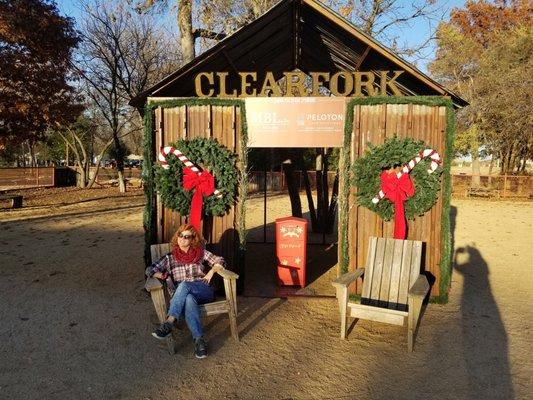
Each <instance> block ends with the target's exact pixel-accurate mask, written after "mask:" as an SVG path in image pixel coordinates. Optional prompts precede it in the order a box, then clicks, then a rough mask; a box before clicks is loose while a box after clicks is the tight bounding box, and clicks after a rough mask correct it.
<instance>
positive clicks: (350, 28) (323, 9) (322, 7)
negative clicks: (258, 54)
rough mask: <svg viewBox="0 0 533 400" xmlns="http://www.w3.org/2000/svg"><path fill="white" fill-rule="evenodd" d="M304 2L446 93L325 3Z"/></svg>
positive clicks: (437, 89)
mask: <svg viewBox="0 0 533 400" xmlns="http://www.w3.org/2000/svg"><path fill="white" fill-rule="evenodd" d="M301 1H302V3H305V4H306V5H307V6H309V7H310V8H312V9H314V10H315V11H317V12H318V13H320V14H321V15H323V16H324V17H325V18H327V19H328V20H330V21H331V22H333V23H334V24H337V25H338V26H340V27H342V28H344V29H345V30H346V31H348V32H349V33H351V34H352V35H353V36H354V37H355V38H357V39H359V40H360V41H362V42H364V43H365V44H367V45H368V46H370V47H372V48H373V49H374V50H375V51H376V52H378V53H379V54H381V55H382V56H384V57H385V58H387V59H389V60H390V61H392V62H393V63H396V64H398V66H399V67H400V68H402V69H404V70H405V71H407V72H409V73H410V74H412V75H414V76H415V77H416V78H418V79H419V80H421V81H422V82H424V83H425V84H426V85H428V86H430V87H431V88H432V89H434V90H435V91H437V92H438V93H440V94H446V91H445V89H444V88H443V87H442V86H440V85H439V84H437V83H436V82H434V81H433V80H432V79H430V78H429V77H427V76H426V75H425V74H424V73H423V72H422V71H419V70H417V69H416V68H414V67H413V66H411V65H410V64H408V63H407V62H405V61H403V60H402V59H401V58H399V57H398V56H396V55H395V54H393V53H392V52H391V51H389V50H387V49H386V48H385V47H384V46H382V45H381V44H379V43H378V42H376V41H375V40H374V39H372V38H371V37H370V36H368V35H366V34H365V33H363V32H361V31H359V30H358V29H357V28H355V27H354V26H353V25H352V24H350V23H348V22H347V21H345V20H344V19H343V18H341V17H340V16H337V15H335V14H334V13H332V12H331V11H330V10H329V9H328V8H327V7H326V6H325V5H323V4H321V3H319V2H318V1H315V0H301Z"/></svg>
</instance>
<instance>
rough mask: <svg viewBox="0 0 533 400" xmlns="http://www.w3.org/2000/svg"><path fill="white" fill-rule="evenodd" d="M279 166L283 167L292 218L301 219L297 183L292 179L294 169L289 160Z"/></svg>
mask: <svg viewBox="0 0 533 400" xmlns="http://www.w3.org/2000/svg"><path fill="white" fill-rule="evenodd" d="M281 165H282V167H283V173H284V174H285V181H286V182H287V189H288V191H289V198H290V200H291V210H292V216H293V217H299V218H302V202H301V201H300V191H299V187H298V186H299V185H297V182H296V180H295V179H294V167H293V165H292V162H291V160H285V161H283V163H282V164H281ZM298 183H299V182H298Z"/></svg>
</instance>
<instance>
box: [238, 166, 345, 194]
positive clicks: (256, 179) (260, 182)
mask: <svg viewBox="0 0 533 400" xmlns="http://www.w3.org/2000/svg"><path fill="white" fill-rule="evenodd" d="M307 176H308V178H309V184H310V185H311V189H312V190H314V189H316V171H308V172H307ZM294 179H295V181H296V182H298V190H305V181H304V176H303V172H302V171H294ZM334 179H335V172H334V171H329V172H328V182H329V184H330V185H331V184H333V181H334ZM264 190H265V172H264V171H250V172H249V173H248V193H250V194H254V193H260V192H263V191H264ZM283 190H287V181H286V179H285V174H284V173H283V172H281V171H274V172H270V171H267V172H266V191H267V192H280V191H283Z"/></svg>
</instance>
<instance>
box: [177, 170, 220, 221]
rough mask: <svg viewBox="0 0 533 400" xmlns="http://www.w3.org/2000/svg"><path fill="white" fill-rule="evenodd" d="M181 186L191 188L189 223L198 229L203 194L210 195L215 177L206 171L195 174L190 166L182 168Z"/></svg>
mask: <svg viewBox="0 0 533 400" xmlns="http://www.w3.org/2000/svg"><path fill="white" fill-rule="evenodd" d="M183 188H184V189H185V190H193V189H194V194H193V196H192V202H191V211H190V214H189V223H190V224H191V225H192V226H194V227H195V228H196V229H197V230H198V231H200V221H201V220H202V203H203V196H210V195H212V194H213V192H214V191H215V178H214V177H213V175H211V174H210V173H209V172H207V171H203V172H200V173H199V174H197V173H196V172H194V171H193V170H192V169H191V168H189V167H187V168H184V169H183Z"/></svg>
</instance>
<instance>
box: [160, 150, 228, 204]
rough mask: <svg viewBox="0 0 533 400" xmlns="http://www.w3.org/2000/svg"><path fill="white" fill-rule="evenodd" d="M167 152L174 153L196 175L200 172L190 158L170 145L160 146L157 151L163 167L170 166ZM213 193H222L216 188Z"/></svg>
mask: <svg viewBox="0 0 533 400" xmlns="http://www.w3.org/2000/svg"><path fill="white" fill-rule="evenodd" d="M169 154H174V155H175V156H176V157H178V159H179V160H180V161H181V162H182V163H183V164H184V165H185V166H186V167H189V168H190V169H192V170H193V172H195V173H196V174H197V175H200V174H201V173H202V172H201V171H200V170H199V169H198V167H196V165H194V164H193V163H192V162H191V160H189V159H188V158H187V157H186V156H185V155H184V154H183V153H182V152H181V151H179V150H178V149H175V148H174V147H171V146H166V147H162V148H161V151H160V152H159V162H160V163H161V166H162V167H163V168H164V169H169V168H170V166H169V165H168V162H167V157H168V155H169ZM213 194H214V195H215V196H216V197H218V198H221V197H222V193H220V191H219V190H218V189H215V191H214V193H213Z"/></svg>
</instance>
